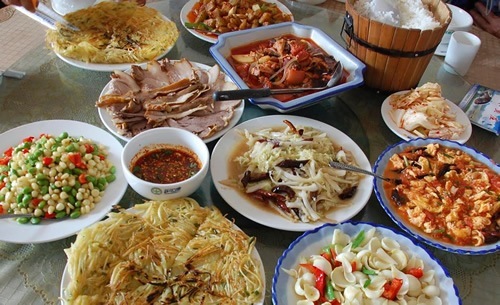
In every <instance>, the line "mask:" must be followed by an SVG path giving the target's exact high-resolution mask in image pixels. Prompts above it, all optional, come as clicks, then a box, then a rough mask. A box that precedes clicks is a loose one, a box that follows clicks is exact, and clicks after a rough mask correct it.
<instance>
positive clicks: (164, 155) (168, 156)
mask: <svg viewBox="0 0 500 305" xmlns="http://www.w3.org/2000/svg"><path fill="white" fill-rule="evenodd" d="M131 164H132V165H131V167H130V170H131V172H132V173H133V174H134V175H135V176H137V177H138V178H140V179H142V180H145V181H148V182H152V183H161V184H167V183H176V182H180V181H184V180H186V179H189V178H190V177H192V176H194V175H195V174H196V173H197V172H199V171H200V169H201V164H200V161H199V159H198V156H197V155H196V154H195V153H194V152H192V151H190V150H189V149H187V148H185V147H182V146H168V145H165V146H157V147H155V148H153V149H149V150H145V151H144V152H142V151H141V152H140V153H139V154H138V155H136V156H135V157H134V158H133V159H132V162H131Z"/></svg>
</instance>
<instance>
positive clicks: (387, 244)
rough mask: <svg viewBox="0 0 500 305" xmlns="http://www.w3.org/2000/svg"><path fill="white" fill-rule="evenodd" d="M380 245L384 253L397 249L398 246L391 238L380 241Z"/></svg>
mask: <svg viewBox="0 0 500 305" xmlns="http://www.w3.org/2000/svg"><path fill="white" fill-rule="evenodd" d="M380 244H381V245H382V248H384V250H385V251H387V252H391V251H392V250H395V249H399V248H400V245H399V243H398V242H397V241H395V240H394V239H392V238H389V237H384V238H382V240H381V241H380Z"/></svg>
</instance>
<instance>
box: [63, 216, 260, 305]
mask: <svg viewBox="0 0 500 305" xmlns="http://www.w3.org/2000/svg"><path fill="white" fill-rule="evenodd" d="M128 211H132V212H133V211H135V210H134V208H129V209H128ZM233 226H234V227H235V228H236V229H237V230H240V231H241V229H240V228H239V227H238V226H237V225H235V224H233ZM252 258H253V259H255V261H257V263H258V264H259V266H260V274H261V275H262V278H261V281H262V286H263V287H262V298H261V300H259V301H258V302H256V303H255V305H263V304H264V299H265V296H266V273H265V271H264V264H263V263H262V259H261V258H260V254H259V251H257V248H256V247H254V248H253V251H252ZM70 282H71V276H70V274H69V271H68V264H67V263H66V265H65V266H64V271H63V275H62V278H61V286H60V291H59V293H60V298H61V304H62V305H65V304H66V302H65V301H64V295H65V292H64V291H65V290H66V287H68V285H69V283H70Z"/></svg>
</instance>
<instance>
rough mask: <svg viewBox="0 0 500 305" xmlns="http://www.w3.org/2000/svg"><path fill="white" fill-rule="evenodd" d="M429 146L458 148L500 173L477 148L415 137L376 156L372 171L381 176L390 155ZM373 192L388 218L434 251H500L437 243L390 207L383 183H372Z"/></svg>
mask: <svg viewBox="0 0 500 305" xmlns="http://www.w3.org/2000/svg"><path fill="white" fill-rule="evenodd" d="M430 143H439V144H440V145H441V146H446V147H449V148H454V149H460V150H462V151H464V152H465V153H467V154H469V155H470V156H472V157H473V158H474V159H476V160H478V161H480V162H482V163H483V164H485V165H487V166H488V167H489V168H490V169H491V170H493V171H494V172H496V173H497V174H500V166H498V164H495V162H494V161H492V160H491V159H490V158H489V157H488V156H486V155H485V154H483V153H481V152H479V151H477V150H476V149H474V148H471V147H468V146H466V145H463V144H460V143H458V142H455V141H450V140H443V139H435V138H428V139H422V138H416V139H411V140H409V141H401V142H399V143H396V144H394V145H392V146H390V147H388V148H387V149H386V150H384V151H383V152H382V154H380V156H379V157H378V159H377V161H376V162H375V166H374V168H373V171H374V172H375V173H377V174H380V175H382V174H383V172H384V170H385V168H386V167H387V164H388V162H389V158H390V157H391V156H392V155H394V154H396V153H400V152H402V151H404V150H406V149H407V148H408V147H422V146H426V145H428V144H430ZM374 190H375V195H376V196H377V199H378V201H379V202H380V204H381V205H382V208H383V209H384V210H385V212H386V213H387V214H388V215H389V217H390V218H391V219H392V220H393V221H394V222H395V223H396V224H397V225H398V226H400V227H401V228H402V229H403V230H405V231H406V232H407V233H408V234H410V235H411V236H413V237H414V238H416V239H418V240H419V241H422V242H424V243H426V244H428V245H431V246H433V247H435V248H438V249H441V250H444V251H448V252H453V253H458V254H464V255H483V254H488V253H494V252H498V251H499V250H500V242H496V243H493V244H487V245H483V246H459V245H454V244H451V243H447V242H444V241H441V240H437V239H435V238H433V237H432V236H430V235H427V234H425V233H423V232H422V231H421V230H420V229H418V228H417V227H415V226H413V225H411V224H410V223H408V222H407V221H406V220H405V219H403V218H402V217H401V215H400V214H399V213H398V212H397V210H396V207H395V206H394V205H393V204H391V202H390V200H389V198H388V197H387V194H386V193H385V192H384V188H383V180H381V179H375V180H374Z"/></svg>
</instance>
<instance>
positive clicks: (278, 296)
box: [271, 222, 462, 305]
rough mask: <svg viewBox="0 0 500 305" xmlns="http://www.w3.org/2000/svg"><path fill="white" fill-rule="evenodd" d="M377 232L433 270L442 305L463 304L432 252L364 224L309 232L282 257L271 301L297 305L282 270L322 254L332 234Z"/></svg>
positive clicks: (387, 230)
mask: <svg viewBox="0 0 500 305" xmlns="http://www.w3.org/2000/svg"><path fill="white" fill-rule="evenodd" d="M371 228H376V230H377V234H378V236H383V237H389V238H391V239H393V240H395V241H397V242H398V243H399V244H400V245H401V248H402V249H403V250H405V252H407V253H412V254H413V255H415V256H417V257H419V258H421V259H422V260H423V262H424V270H434V271H435V274H434V277H435V278H436V283H437V285H438V286H439V288H440V291H441V292H440V296H439V297H440V298H441V300H442V301H443V304H448V305H458V304H462V301H461V300H460V297H459V294H458V289H457V287H456V286H455V284H454V283H453V279H452V278H451V277H450V274H449V273H448V271H447V270H446V268H445V267H444V266H443V265H442V264H441V262H440V261H439V260H437V259H436V258H435V257H434V256H433V255H432V254H431V253H430V252H428V251H427V250H425V249H424V248H423V247H421V246H420V245H419V244H418V243H416V242H414V241H413V240H411V239H409V238H408V237H406V236H404V235H402V234H401V233H399V232H397V231H396V230H394V229H391V228H389V227H386V226H382V225H378V224H371V223H364V222H344V223H341V224H325V225H323V226H321V227H318V228H316V229H314V230H311V231H307V232H305V233H304V234H302V235H301V236H299V237H298V238H297V239H296V240H295V241H293V242H292V243H291V244H290V246H289V247H288V249H286V250H285V251H284V252H283V255H281V257H280V258H279V259H278V263H277V265H276V268H275V271H274V277H273V282H272V287H271V292H272V301H273V304H274V305H289V304H297V301H298V300H299V299H298V297H297V295H296V294H295V291H294V284H295V279H294V278H293V277H291V276H290V275H288V274H287V273H286V272H284V271H283V269H287V270H290V269H295V268H297V265H298V264H299V262H300V260H301V259H303V258H308V257H309V256H310V255H312V254H319V253H321V249H322V248H323V247H325V246H327V245H329V244H330V243H331V242H332V236H333V231H334V230H335V229H340V230H342V231H343V232H344V233H346V234H347V235H349V236H356V235H357V234H358V233H359V232H360V231H361V230H364V231H368V230H370V229H371Z"/></svg>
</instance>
